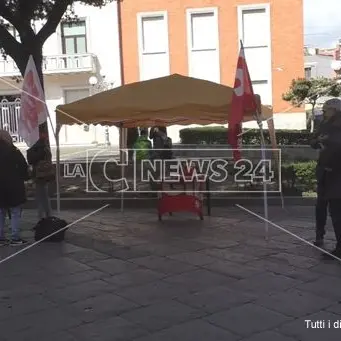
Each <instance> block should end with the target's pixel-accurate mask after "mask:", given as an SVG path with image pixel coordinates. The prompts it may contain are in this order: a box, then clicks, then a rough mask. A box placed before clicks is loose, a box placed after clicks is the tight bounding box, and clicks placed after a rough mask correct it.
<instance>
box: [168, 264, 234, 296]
mask: <svg viewBox="0 0 341 341" xmlns="http://www.w3.org/2000/svg"><path fill="white" fill-rule="evenodd" d="M164 280H165V282H169V283H173V284H178V285H181V286H183V287H187V288H188V289H189V290H190V291H191V292H196V291H201V290H204V289H207V288H209V287H214V286H219V285H228V284H230V283H231V282H235V281H236V279H234V278H229V277H227V276H223V275H219V274H216V273H214V272H211V271H208V270H205V269H199V270H194V271H189V272H186V273H183V274H179V275H174V276H169V277H166V278H165V279H164Z"/></svg>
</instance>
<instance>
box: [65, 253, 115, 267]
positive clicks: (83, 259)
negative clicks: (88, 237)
mask: <svg viewBox="0 0 341 341" xmlns="http://www.w3.org/2000/svg"><path fill="white" fill-rule="evenodd" d="M70 257H72V259H75V260H77V261H78V262H80V263H84V264H89V263H92V262H95V261H97V260H103V259H108V258H110V256H109V255H107V254H105V253H100V252H96V251H93V250H84V251H79V252H75V253H73V254H72V255H71V256H70Z"/></svg>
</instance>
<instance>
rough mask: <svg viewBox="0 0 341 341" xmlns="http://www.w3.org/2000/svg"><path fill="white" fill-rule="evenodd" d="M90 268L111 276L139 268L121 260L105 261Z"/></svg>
mask: <svg viewBox="0 0 341 341" xmlns="http://www.w3.org/2000/svg"><path fill="white" fill-rule="evenodd" d="M89 266H91V267H93V268H96V269H98V270H101V271H104V272H107V273H109V274H111V275H116V274H120V273H124V272H127V271H131V270H135V269H136V268H137V266H136V265H135V264H132V263H131V262H128V261H122V260H120V259H112V258H110V259H105V260H100V261H96V262H92V263H90V264H89Z"/></svg>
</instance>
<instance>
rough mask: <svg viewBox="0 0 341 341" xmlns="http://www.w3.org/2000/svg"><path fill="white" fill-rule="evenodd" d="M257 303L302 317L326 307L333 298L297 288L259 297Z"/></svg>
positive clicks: (330, 303)
mask: <svg viewBox="0 0 341 341" xmlns="http://www.w3.org/2000/svg"><path fill="white" fill-rule="evenodd" d="M255 304H258V305H261V306H263V307H266V308H268V309H272V310H275V311H278V312H279V313H282V314H285V315H287V316H292V317H302V316H305V315H307V314H312V313H315V312H317V311H320V310H322V309H325V308H327V307H329V306H330V305H332V304H333V300H331V299H326V298H322V297H319V296H316V295H312V294H309V293H307V292H302V291H299V290H296V289H292V290H288V291H285V292H280V293H273V294H269V295H264V296H261V297H259V299H258V300H257V301H255Z"/></svg>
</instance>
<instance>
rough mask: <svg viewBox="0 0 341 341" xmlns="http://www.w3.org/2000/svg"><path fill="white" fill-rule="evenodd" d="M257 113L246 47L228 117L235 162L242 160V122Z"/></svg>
mask: <svg viewBox="0 0 341 341" xmlns="http://www.w3.org/2000/svg"><path fill="white" fill-rule="evenodd" d="M256 112H257V102H256V99H255V96H254V93H253V88H252V83H251V78H250V74H249V70H248V67H247V63H246V59H245V53H244V47H243V44H242V43H241V48H240V52H239V57H238V64H237V71H236V78H235V83H234V93H233V97H232V104H231V112H230V114H229V116H228V143H229V144H230V145H231V147H232V148H234V149H236V150H234V151H233V157H234V159H235V161H237V160H239V159H240V158H241V155H240V151H239V150H238V147H239V143H238V142H239V136H238V135H239V134H241V132H242V126H241V124H242V122H243V118H244V115H245V114H247V113H248V114H250V113H255V114H256Z"/></svg>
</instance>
